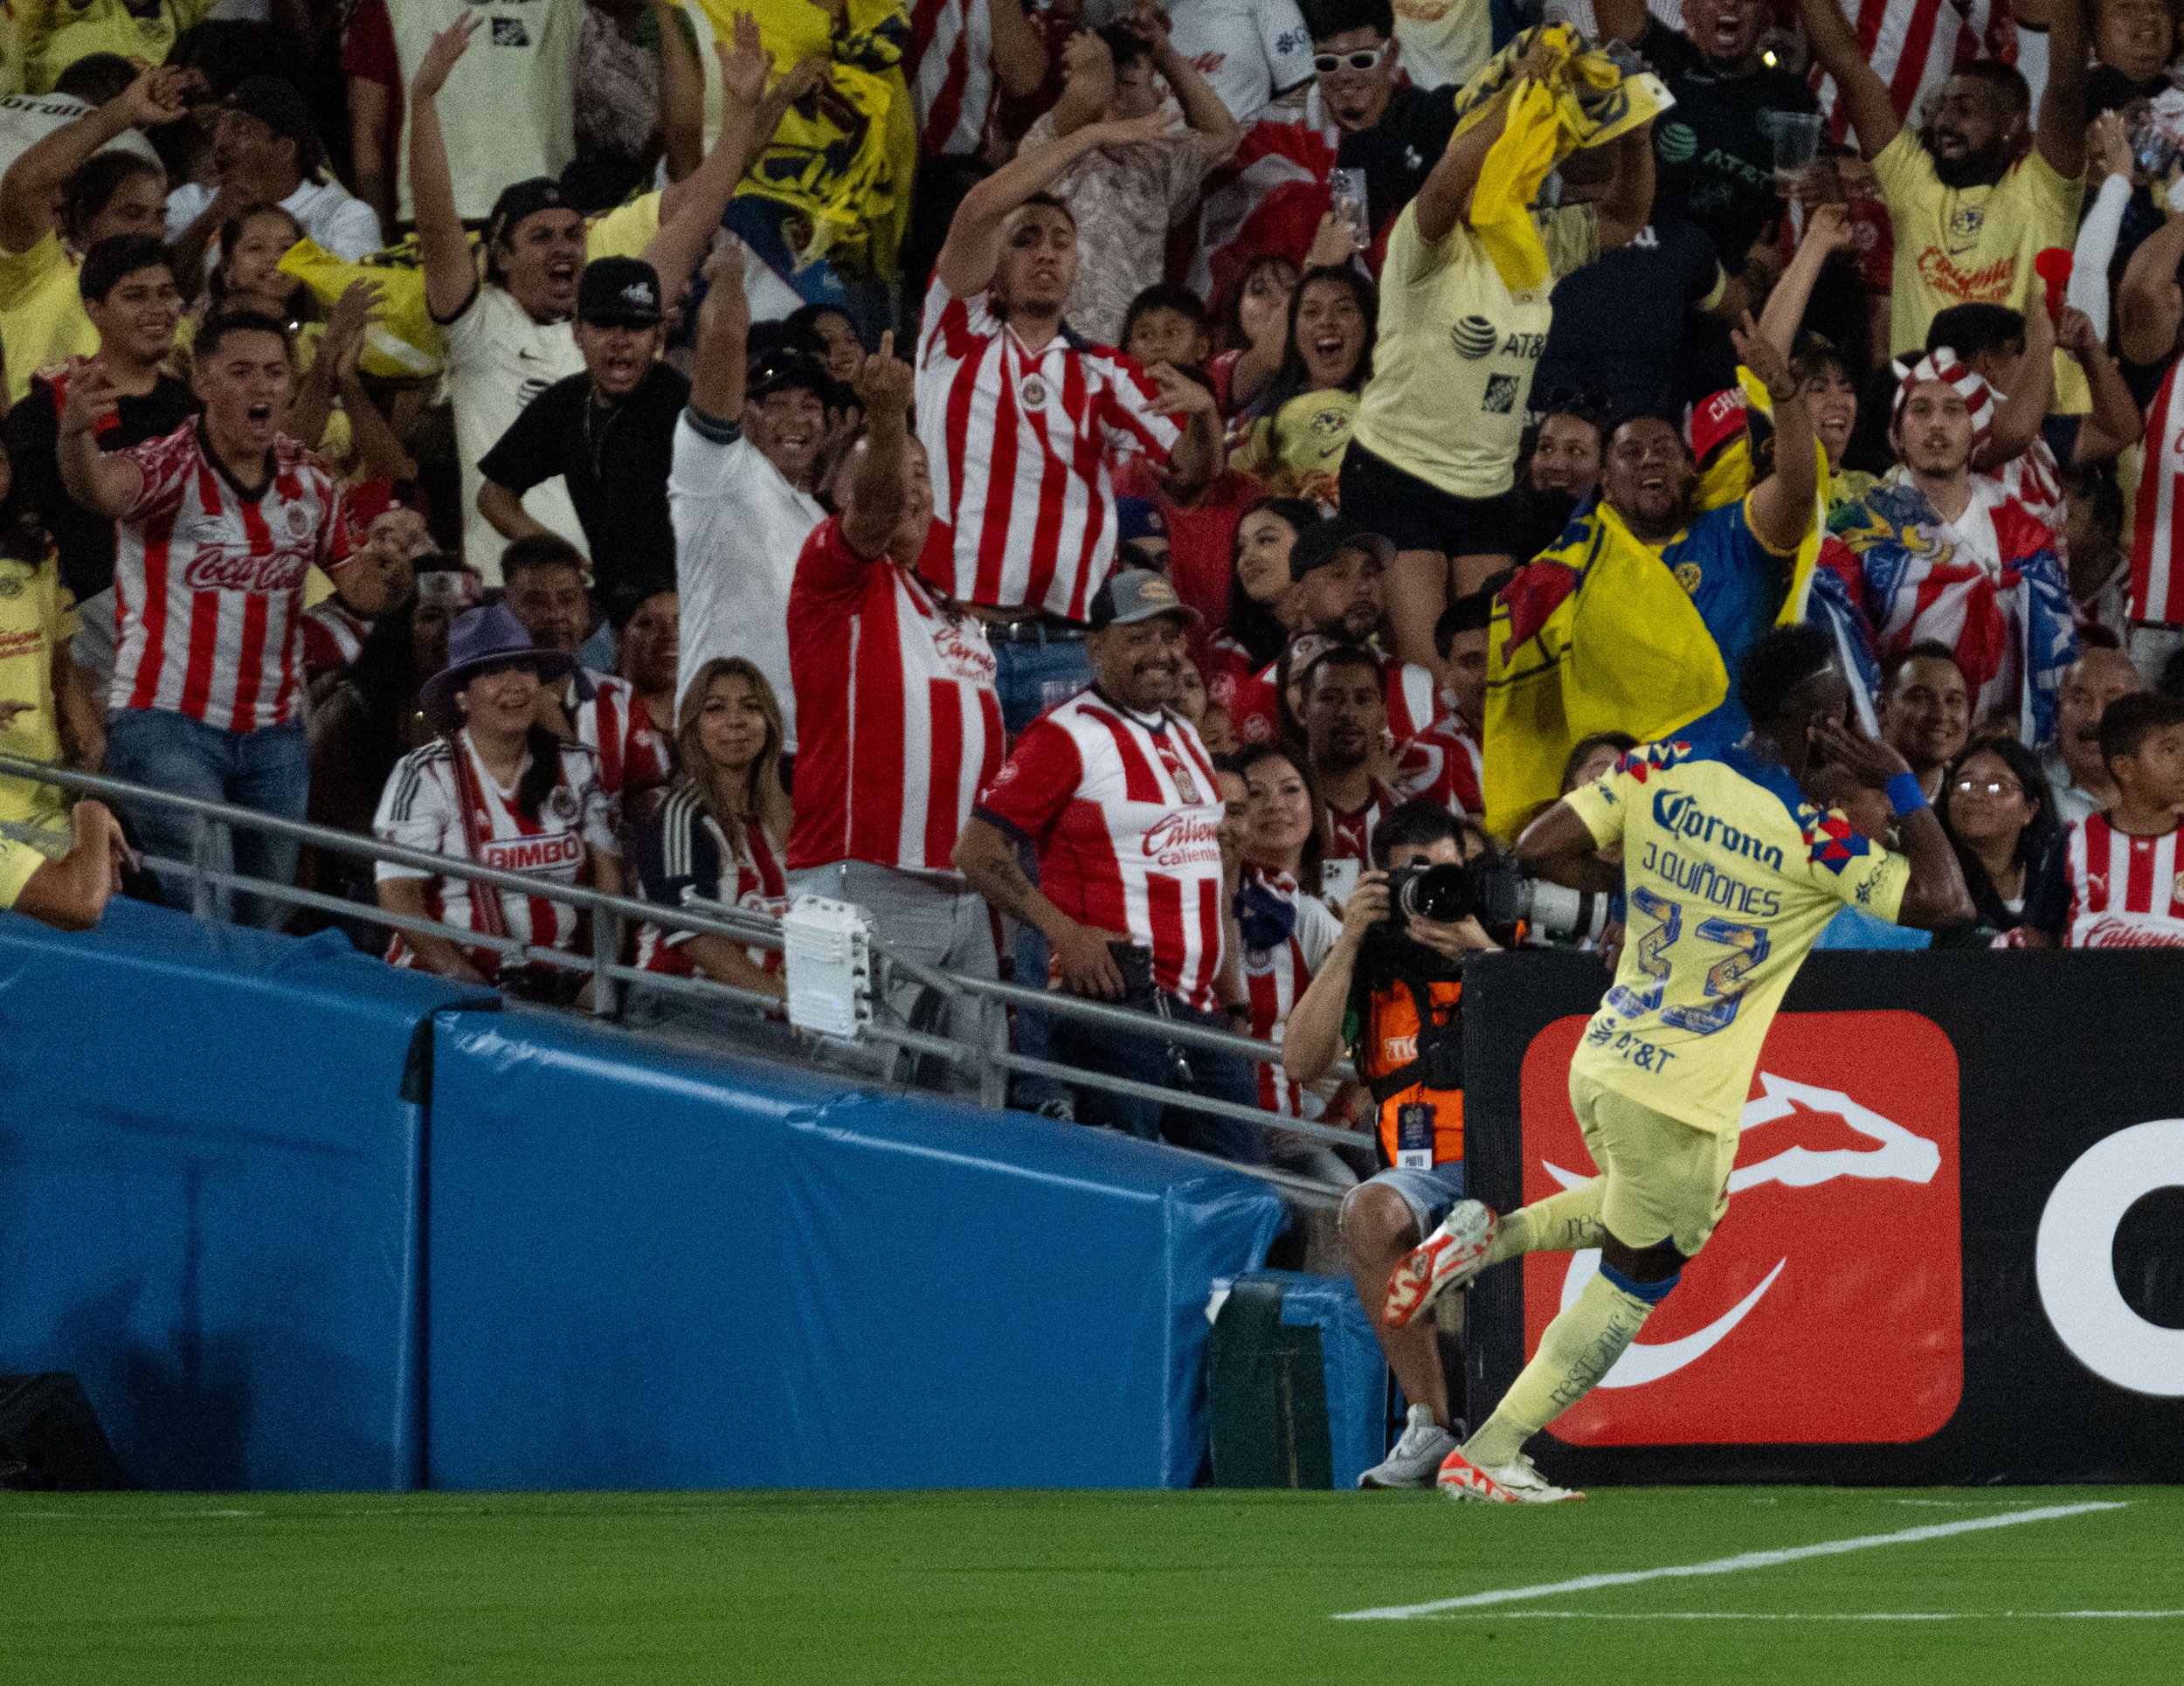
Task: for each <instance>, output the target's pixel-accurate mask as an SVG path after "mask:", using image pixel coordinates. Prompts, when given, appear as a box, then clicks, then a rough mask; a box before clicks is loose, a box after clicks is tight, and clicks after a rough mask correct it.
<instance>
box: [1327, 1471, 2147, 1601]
mask: <svg viewBox="0 0 2184 1686" xmlns="http://www.w3.org/2000/svg"><path fill="white" fill-rule="evenodd" d="M2128 1503H2129V1501H2127V1500H2124V1499H2107V1500H2094V1501H2091V1502H2089V1503H2084V1504H2043V1505H2041V1506H2039V1507H2038V1508H2037V1509H2035V1510H2011V1511H2008V1512H2007V1513H2006V1514H2004V1515H2002V1516H1999V1517H1965V1518H1963V1519H1962V1520H1961V1521H1958V1522H1936V1523H1929V1524H1926V1525H1925V1527H1923V1528H1905V1529H1902V1530H1899V1531H1897V1532H1896V1533H1893V1534H1861V1535H1859V1536H1858V1537H1856V1539H1829V1540H1821V1541H1820V1542H1819V1543H1818V1544H1813V1545H1790V1546H1784V1547H1781V1548H1780V1549H1778V1550H1775V1551H1740V1552H1738V1554H1737V1555H1736V1556H1735V1557H1733V1558H1714V1559H1713V1560H1711V1562H1707V1563H1683V1564H1675V1565H1670V1566H1669V1567H1666V1568H1661V1569H1625V1570H1621V1571H1618V1572H1614V1573H1613V1574H1604V1575H1579V1577H1578V1578H1577V1579H1574V1580H1551V1581H1546V1582H1544V1583H1542V1584H1541V1585H1539V1586H1509V1587H1503V1588H1499V1589H1497V1590H1496V1591H1494V1592H1490V1593H1466V1594H1465V1595H1464V1596H1462V1597H1461V1598H1441V1599H1434V1600H1430V1601H1429V1602H1427V1603H1425V1604H1394V1605H1387V1606H1384V1607H1381V1608H1379V1609H1374V1610H1345V1611H1344V1612H1342V1613H1339V1614H1337V1616H1336V1617H1335V1618H1334V1619H1335V1620H1337V1621H1401V1620H1406V1618H1409V1617H1412V1616H1429V1615H1434V1614H1438V1613H1440V1612H1441V1611H1443V1610H1469V1609H1475V1608H1476V1607H1479V1606H1481V1605H1486V1604H1510V1603H1514V1602H1516V1601H1517V1600H1521V1599H1535V1598H1545V1597H1547V1596H1548V1595H1550V1594H1551V1593H1590V1592H1594V1591H1597V1590H1598V1589H1599V1588H1600V1587H1603V1586H1637V1585H1638V1584H1639V1583H1641V1582H1642V1581H1648V1580H1681V1579H1688V1578H1690V1577H1692V1576H1695V1575H1733V1574H1737V1573H1739V1572H1742V1571H1744V1570H1746V1569H1772V1568H1774V1567H1775V1566H1776V1565H1780V1564H1784V1563H1799V1562H1802V1561H1803V1560H1804V1559H1805V1558H1828V1557H1835V1556H1839V1555H1840V1554H1842V1552H1845V1551H1868V1550H1870V1548H1872V1547H1874V1546H1876V1545H1912V1544H1918V1542H1919V1541H1921V1540H1929V1539H1947V1538H1949V1537H1952V1535H1956V1534H1975V1533H1979V1532H1980V1531H1984V1530H1986V1529H1989V1528H2011V1527H2015V1525H2016V1524H2019V1523H2021V1522H2054V1521H2056V1520H2058V1519H2059V1518H2061V1517H2083V1516H2087V1515H2090V1514H2091V1513H2092V1512H2094V1511H2096V1510H2123V1509H2125V1506H2126V1505H2127V1504H2128Z"/></svg>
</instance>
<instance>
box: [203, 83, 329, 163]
mask: <svg viewBox="0 0 2184 1686" xmlns="http://www.w3.org/2000/svg"><path fill="white" fill-rule="evenodd" d="M220 103H221V104H222V105H223V106H225V107H227V108H228V109H229V110H230V111H239V112H241V113H242V114H244V115H245V116H246V117H255V118H256V119H257V120H258V121H259V122H261V123H263V124H264V125H265V126H266V128H269V129H271V130H272V131H273V133H274V134H275V135H285V136H287V138H288V139H289V140H291V141H294V142H295V143H296V146H297V148H298V149H299V150H310V149H315V148H316V147H317V146H318V145H319V144H320V142H319V126H318V121H317V120H316V119H315V118H314V117H313V116H312V115H311V107H310V106H309V104H308V102H307V101H306V100H304V97H303V96H302V94H301V93H298V92H297V91H296V86H295V84H294V83H293V82H291V81H289V80H287V79H286V78H285V77H280V76H245V78H244V79H242V80H241V81H239V82H238V83H237V84H236V85H235V86H233V87H232V88H230V89H229V90H228V95H227V98H226V99H225V100H221V101H220Z"/></svg>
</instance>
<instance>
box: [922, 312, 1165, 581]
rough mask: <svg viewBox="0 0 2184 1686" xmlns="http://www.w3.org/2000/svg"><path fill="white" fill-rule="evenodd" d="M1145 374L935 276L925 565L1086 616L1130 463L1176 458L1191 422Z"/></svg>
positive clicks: (926, 393)
mask: <svg viewBox="0 0 2184 1686" xmlns="http://www.w3.org/2000/svg"><path fill="white" fill-rule="evenodd" d="M1155 402H1156V395H1155V391H1154V389H1153V385H1152V383H1151V382H1150V381H1148V380H1147V379H1146V378H1145V375H1144V370H1141V369H1139V368H1138V366H1137V364H1136V363H1133V362H1131V361H1130V359H1129V358H1128V357H1125V356H1123V354H1122V353H1121V352H1119V351H1116V350H1114V349H1111V348H1109V347H1107V346H1102V345H1095V344H1093V343H1092V342H1090V341H1089V340H1087V339H1085V338H1083V337H1082V335H1077V334H1075V333H1073V332H1072V331H1070V329H1069V328H1067V327H1066V326H1065V327H1064V328H1062V330H1061V333H1059V334H1057V335H1055V336H1054V338H1053V339H1052V340H1051V341H1049V342H1047V344H1046V345H1045V346H1044V347H1043V348H1041V349H1039V350H1036V351H1034V350H1033V349H1031V348H1030V347H1028V346H1026V344H1025V343H1024V342H1023V341H1021V340H1020V339H1019V338H1017V336H1016V335H1015V332H1014V331H1013V329H1011V328H1008V327H1007V326H1006V324H1004V323H1003V322H1002V321H1001V320H1000V318H999V317H998V316H996V315H995V314H993V312H992V308H991V307H989V306H988V304H987V302H986V300H985V297H984V296H983V295H981V296H980V297H978V298H975V299H958V298H957V297H956V295H955V294H952V293H950V291H949V290H948V287H947V284H946V283H945V282H943V281H942V280H939V279H938V278H937V277H936V278H935V280H934V281H933V285H932V289H931V291H930V292H929V293H927V294H926V295H925V325H924V328H923V332H922V333H921V334H920V335H919V340H918V348H917V432H918V437H919V439H922V440H923V442H924V446H925V452H926V455H927V456H928V457H929V458H930V460H931V464H932V473H933V517H934V522H935V524H936V529H938V530H937V531H936V534H935V540H934V542H932V543H930V544H928V545H927V546H926V547H925V554H924V555H923V556H922V557H921V558H919V562H918V566H919V569H920V570H921V571H922V572H923V574H924V575H925V577H926V578H928V579H930V581H932V582H933V584H936V586H938V587H939V588H940V589H941V590H942V591H945V592H946V593H947V594H948V595H949V596H950V597H952V598H955V599H956V600H957V602H958V603H975V604H978V605H980V606H981V607H985V608H992V609H1018V608H1023V607H1025V606H1026V605H1029V606H1031V607H1033V608H1044V609H1046V610H1047V611H1049V612H1052V613H1054V614H1057V615H1061V616H1064V617H1066V618H1068V619H1070V620H1082V619H1083V618H1085V611H1086V607H1087V605H1089V604H1090V603H1091V601H1092V594H1093V593H1094V592H1095V591H1098V590H1099V589H1100V586H1101V584H1102V582H1103V581H1104V580H1105V579H1106V578H1107V573H1108V569H1109V566H1110V565H1111V564H1112V563H1113V562H1114V560H1115V476H1114V466H1115V464H1116V461H1117V460H1121V459H1123V458H1124V457H1128V456H1130V455H1131V454H1133V453H1137V452H1143V453H1145V454H1146V455H1147V456H1148V457H1149V458H1151V459H1152V460H1154V461H1156V462H1161V463H1165V461H1166V460H1167V459H1168V452H1169V450H1170V449H1171V447H1172V446H1174V444H1175V442H1176V440H1177V439H1178V438H1180V437H1181V430H1180V429H1179V428H1178V426H1177V425H1176V424H1175V423H1174V422H1173V421H1172V420H1171V419H1170V418H1168V417H1166V416H1164V415H1162V414H1161V413H1160V412H1159V411H1157V410H1155V409H1154V408H1153V404H1154V403H1155Z"/></svg>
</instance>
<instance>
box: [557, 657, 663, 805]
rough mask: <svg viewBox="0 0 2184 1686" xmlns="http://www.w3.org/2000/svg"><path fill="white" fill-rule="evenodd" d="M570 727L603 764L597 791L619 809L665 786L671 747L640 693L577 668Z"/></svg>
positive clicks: (573, 678)
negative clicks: (627, 799)
mask: <svg viewBox="0 0 2184 1686" xmlns="http://www.w3.org/2000/svg"><path fill="white" fill-rule="evenodd" d="M569 682H570V685H571V686H573V687H574V688H575V694H574V696H573V698H572V699H571V704H570V709H569V723H570V725H571V726H573V727H575V728H576V732H577V743H581V744H583V745H584V748H585V749H587V750H591V753H592V754H593V755H595V756H597V757H598V758H599V788H600V789H601V790H603V791H605V792H606V793H607V796H608V798H610V801H611V803H612V805H614V806H617V807H619V804H620V802H621V800H622V798H625V797H632V796H635V795H637V794H638V793H639V792H640V791H649V790H652V789H653V788H654V787H655V786H657V785H660V784H666V783H667V773H668V765H667V740H666V739H665V738H663V737H661V736H660V732H659V729H657V728H656V727H654V726H653V721H652V715H650V714H649V713H647V712H646V708H645V699H644V698H642V697H640V696H639V695H638V694H637V688H636V687H635V686H634V685H632V684H631V683H630V682H629V681H627V680H625V679H619V678H617V677H616V676H615V675H614V674H597V673H594V672H592V671H591V668H589V667H579V668H577V671H576V672H575V673H574V674H571V675H570V681H569Z"/></svg>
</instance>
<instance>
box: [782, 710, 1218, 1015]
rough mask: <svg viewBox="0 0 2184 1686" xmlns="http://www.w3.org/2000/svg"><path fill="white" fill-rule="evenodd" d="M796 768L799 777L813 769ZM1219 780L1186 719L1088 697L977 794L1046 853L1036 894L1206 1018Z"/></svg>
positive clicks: (1044, 725) (1034, 737)
mask: <svg viewBox="0 0 2184 1686" xmlns="http://www.w3.org/2000/svg"><path fill="white" fill-rule="evenodd" d="M803 771H804V770H803V768H802V767H801V766H798V769H797V775H798V781H799V782H801V780H802V777H803ZM1222 812H1223V810H1222V806H1221V798H1220V786H1219V785H1218V784H1216V783H1215V782H1214V778H1213V757H1211V756H1210V755H1208V754H1207V753H1206V745H1205V744H1203V743H1200V742H1199V735H1198V734H1197V733H1196V732H1195V731H1193V730H1192V729H1191V725H1190V722H1188V721H1185V720H1184V719H1182V718H1181V717H1180V716H1178V715H1173V714H1171V713H1169V712H1167V711H1166V710H1165V709H1164V710H1163V711H1162V712H1161V713H1160V714H1159V715H1150V716H1149V715H1137V714H1134V713H1132V712H1131V711H1130V710H1129V709H1126V708H1122V707H1120V706H1118V705H1117V704H1115V703H1112V702H1109V701H1107V700H1106V699H1105V698H1104V697H1102V696H1101V695H1100V694H1098V692H1096V691H1084V692H1080V693H1079V694H1077V695H1076V696H1075V697H1072V698H1071V699H1070V700H1069V701H1067V702H1065V703H1062V704H1061V706H1060V707H1058V708H1051V709H1049V710H1047V713H1045V714H1044V715H1040V717H1039V718H1038V719H1037V720H1035V721H1033V722H1032V723H1031V725H1030V726H1029V727H1027V728H1026V729H1025V732H1024V735H1023V736H1021V737H1019V738H1018V739H1017V740H1016V748H1015V749H1014V750H1012V751H1011V752H1010V755H1009V758H1008V760H1007V761H1006V763H1005V764H1003V766H1002V768H1001V770H1000V772H999V774H998V775H997V776H996V777H994V779H993V781H992V784H989V785H987V787H986V788H985V791H984V792H983V793H982V794H981V795H980V796H979V798H978V816H979V818H981V819H986V820H989V821H991V822H992V824H994V825H997V826H1000V827H1002V828H1003V829H1004V830H1006V831H1009V832H1011V833H1014V834H1016V835H1017V836H1019V837H1023V838H1026V839H1028V840H1030V841H1031V843H1032V844H1033V846H1034V847H1036V848H1037V849H1038V851H1039V888H1040V890H1041V891H1043V892H1044V893H1045V895H1046V896H1047V900H1049V901H1050V902H1053V903H1054V905H1055V906H1056V907H1057V908H1059V909H1061V911H1062V912H1064V913H1066V914H1068V916H1069V917H1070V918H1072V919H1074V920H1076V921H1077V922H1079V923H1080V924H1084V925H1089V926H1091V927H1093V928H1094V929H1096V930H1109V931H1124V932H1127V933H1128V934H1129V936H1130V940H1131V941H1132V942H1134V943H1140V944H1142V945H1143V946H1144V947H1145V948H1147V949H1149V950H1151V952H1152V975H1153V981H1154V983H1155V984H1157V985H1158V986H1159V987H1160V988H1161V989H1162V990H1164V991H1165V992H1168V993H1170V994H1171V995H1178V996H1181V997H1182V998H1184V999H1185V1001H1187V1002H1189V1003H1190V1004H1191V1005H1192V1006H1193V1007H1196V1008H1198V1009H1199V1011H1200V1012H1211V1011H1212V1009H1213V978H1214V974H1215V973H1217V972H1218V971H1220V964H1221V926H1222V919H1221V846H1220V824H1221V815H1222Z"/></svg>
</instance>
